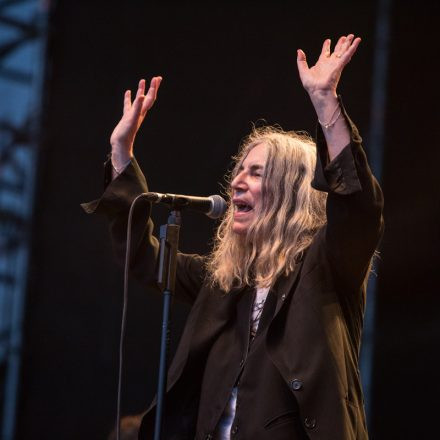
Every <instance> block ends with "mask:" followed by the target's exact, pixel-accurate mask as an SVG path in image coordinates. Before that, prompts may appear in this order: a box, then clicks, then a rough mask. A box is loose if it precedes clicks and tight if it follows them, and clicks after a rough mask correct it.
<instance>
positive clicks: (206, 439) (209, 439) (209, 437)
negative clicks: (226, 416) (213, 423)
mask: <svg viewBox="0 0 440 440" xmlns="http://www.w3.org/2000/svg"><path fill="white" fill-rule="evenodd" d="M212 439H213V437H212V434H208V435H207V436H206V437H205V440H212Z"/></svg>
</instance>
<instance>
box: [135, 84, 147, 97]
mask: <svg viewBox="0 0 440 440" xmlns="http://www.w3.org/2000/svg"><path fill="white" fill-rule="evenodd" d="M144 94H145V80H144V79H141V80H140V81H139V85H138V89H137V92H136V98H137V97H138V96H141V95H144Z"/></svg>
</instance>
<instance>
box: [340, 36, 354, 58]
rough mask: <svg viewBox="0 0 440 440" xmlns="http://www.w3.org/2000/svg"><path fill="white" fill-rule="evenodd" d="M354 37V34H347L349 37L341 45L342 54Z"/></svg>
mask: <svg viewBox="0 0 440 440" xmlns="http://www.w3.org/2000/svg"><path fill="white" fill-rule="evenodd" d="M353 38H354V35H353V34H349V35H347V38H346V39H345V41H344V42H343V43H342V46H341V55H342V53H343V52H345V51H346V50H347V49H348V48H349V47H350V46H351V42H352V41H353Z"/></svg>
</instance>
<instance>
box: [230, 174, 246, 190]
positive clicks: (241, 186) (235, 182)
mask: <svg viewBox="0 0 440 440" xmlns="http://www.w3.org/2000/svg"><path fill="white" fill-rule="evenodd" d="M231 188H232V189H233V190H234V191H245V189H246V188H247V183H246V173H245V171H244V170H242V171H240V172H239V173H238V174H237V175H236V176H235V177H234V178H233V179H232V182H231Z"/></svg>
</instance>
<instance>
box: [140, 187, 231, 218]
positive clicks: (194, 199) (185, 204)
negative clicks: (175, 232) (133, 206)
mask: <svg viewBox="0 0 440 440" xmlns="http://www.w3.org/2000/svg"><path fill="white" fill-rule="evenodd" d="M144 196H145V198H146V199H147V200H148V201H149V202H152V203H163V204H165V205H167V206H168V207H169V208H170V209H184V208H188V209H192V210H194V211H199V212H203V213H204V214H206V215H207V216H208V217H210V218H213V219H216V218H220V217H221V216H222V215H223V214H224V213H225V212H226V209H227V207H228V206H227V203H226V201H225V199H224V198H223V197H221V196H219V195H217V194H215V195H213V196H209V197H198V196H183V195H181V194H161V193H156V192H148V193H145V194H144Z"/></svg>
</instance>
